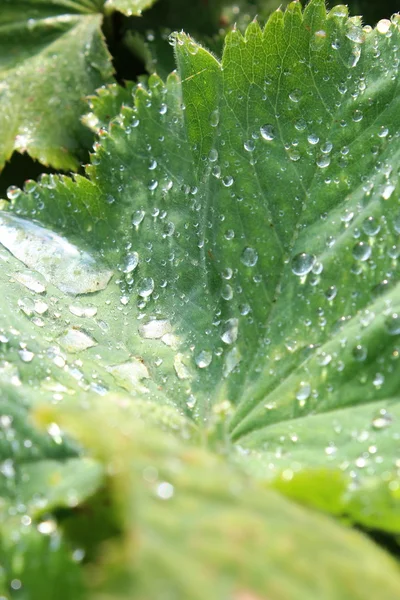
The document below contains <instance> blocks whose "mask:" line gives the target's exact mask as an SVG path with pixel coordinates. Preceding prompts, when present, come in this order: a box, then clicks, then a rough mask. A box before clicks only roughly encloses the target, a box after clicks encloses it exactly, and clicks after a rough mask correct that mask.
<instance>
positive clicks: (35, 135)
mask: <svg viewBox="0 0 400 600" xmlns="http://www.w3.org/2000/svg"><path fill="white" fill-rule="evenodd" d="M103 4H104V2H103V0H78V1H77V2H66V1H63V0H59V1H55V2H51V3H48V2H44V0H17V1H16V2H9V1H8V0H7V1H5V2H3V6H2V9H1V14H0V54H1V56H2V58H1V60H0V101H1V107H2V110H1V115H0V135H1V141H2V143H1V148H0V169H2V168H3V166H4V163H5V162H6V160H8V159H9V158H10V156H11V154H12V153H13V151H14V150H17V151H19V152H28V153H29V154H30V155H31V156H32V157H33V158H35V159H38V160H39V161H40V162H42V163H43V164H45V165H51V166H53V167H55V168H57V169H64V170H69V169H72V170H76V169H77V167H78V166H79V163H80V159H82V157H83V156H84V151H85V150H87V148H88V147H89V146H90V144H91V142H92V138H91V135H90V133H89V131H88V130H87V129H86V128H85V127H84V126H83V125H82V124H81V123H80V117H81V115H82V114H83V113H84V111H85V108H86V104H85V99H84V97H85V96H86V95H88V94H92V93H93V92H94V91H95V89H96V88H98V87H100V86H101V85H103V84H104V83H108V82H111V81H112V80H113V77H112V74H113V68H112V65H111V60H110V58H111V57H110V55H109V53H108V51H107V47H106V44H105V41H104V38H103V35H102V32H101V25H102V20H103V17H102V11H103ZM150 4H151V2H149V1H147V2H140V1H135V0H126V1H125V2H111V0H108V2H107V3H106V5H105V10H106V11H107V12H110V11H112V10H114V9H117V10H120V11H122V12H125V13H126V14H139V13H140V12H141V10H143V9H144V8H145V7H146V6H148V5H150Z"/></svg>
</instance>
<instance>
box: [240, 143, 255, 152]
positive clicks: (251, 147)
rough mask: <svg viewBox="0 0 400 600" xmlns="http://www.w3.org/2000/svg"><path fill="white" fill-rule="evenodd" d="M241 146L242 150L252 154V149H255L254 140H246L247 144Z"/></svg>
mask: <svg viewBox="0 0 400 600" xmlns="http://www.w3.org/2000/svg"><path fill="white" fill-rule="evenodd" d="M243 146H244V149H245V150H247V152H253V150H254V148H255V147H256V144H255V142H254V140H247V142H244V144H243Z"/></svg>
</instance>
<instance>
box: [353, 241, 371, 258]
mask: <svg viewBox="0 0 400 600" xmlns="http://www.w3.org/2000/svg"><path fill="white" fill-rule="evenodd" d="M371 251H372V249H371V246H370V245H369V244H367V243H366V242H357V244H356V245H355V246H354V248H353V252H352V254H353V258H355V259H356V260H360V261H361V262H363V261H365V260H368V259H369V257H370V256H371Z"/></svg>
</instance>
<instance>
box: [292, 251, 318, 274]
mask: <svg viewBox="0 0 400 600" xmlns="http://www.w3.org/2000/svg"><path fill="white" fill-rule="evenodd" d="M315 260H316V259H315V256H314V255H313V254H307V253H306V252H301V253H300V254H296V256H295V257H294V258H293V259H292V272H293V273H294V274H295V275H297V276H298V277H303V276H304V275H307V273H309V272H310V271H311V269H312V268H313V266H314V263H315Z"/></svg>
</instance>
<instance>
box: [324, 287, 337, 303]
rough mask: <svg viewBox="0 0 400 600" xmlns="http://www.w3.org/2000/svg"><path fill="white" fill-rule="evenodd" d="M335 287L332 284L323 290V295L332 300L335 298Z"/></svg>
mask: <svg viewBox="0 0 400 600" xmlns="http://www.w3.org/2000/svg"><path fill="white" fill-rule="evenodd" d="M336 294H337V288H336V287H335V286H334V285H331V286H330V287H329V288H328V289H327V290H326V292H325V296H326V297H327V299H328V300H329V301H332V300H334V299H335V298H336Z"/></svg>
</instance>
